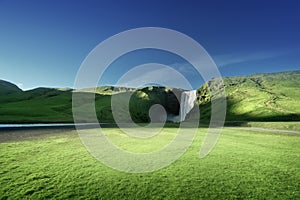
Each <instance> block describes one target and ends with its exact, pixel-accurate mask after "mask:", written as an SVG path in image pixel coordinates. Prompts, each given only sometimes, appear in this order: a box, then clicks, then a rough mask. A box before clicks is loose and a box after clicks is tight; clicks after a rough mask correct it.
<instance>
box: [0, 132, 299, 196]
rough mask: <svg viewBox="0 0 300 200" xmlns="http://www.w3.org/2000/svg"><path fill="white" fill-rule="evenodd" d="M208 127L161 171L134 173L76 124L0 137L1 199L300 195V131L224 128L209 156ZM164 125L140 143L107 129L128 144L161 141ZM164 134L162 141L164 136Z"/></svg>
mask: <svg viewBox="0 0 300 200" xmlns="http://www.w3.org/2000/svg"><path fill="white" fill-rule="evenodd" d="M206 130H207V129H206V128H199V131H198V133H197V135H196V137H195V140H194V142H193V144H192V145H191V147H190V148H189V149H188V151H187V152H186V153H185V154H184V155H183V156H182V157H181V158H180V159H179V160H177V161H176V162H175V163H173V164H171V165H170V166H168V167H166V168H163V169H161V170H159V171H156V172H152V173H145V174H129V173H123V172H119V171H116V170H113V169H110V168H108V167H106V166H105V165H103V164H102V163H100V162H99V161H97V160H96V159H95V158H94V157H93V156H91V155H90V154H89V153H88V152H87V150H86V149H85V148H84V146H83V145H82V143H81V141H80V139H79V137H78V135H77V133H76V131H68V132H64V133H61V134H50V135H44V136H39V137H28V138H26V139H22V140H18V141H10V142H3V143H0V164H1V168H0V199H45V198H55V199H300V190H299V188H300V145H299V144H300V135H292V134H283V133H269V132H258V131H249V130H236V129H229V128H225V129H224V131H223V134H222V135H221V138H220V140H219V142H218V144H217V146H216V147H215V148H214V150H213V151H212V152H211V154H210V155H209V156H207V157H205V158H204V159H199V158H198V153H199V150H200V146H201V144H202V141H203V139H204V136H205V133H206ZM175 131H176V128H165V129H164V131H163V132H162V133H161V134H160V135H158V136H156V137H160V138H153V139H151V140H149V141H152V142H149V143H145V142H144V141H141V142H140V143H138V142H137V143H135V145H134V146H133V145H132V144H133V143H132V142H131V140H130V138H128V136H126V135H124V134H121V133H120V131H119V129H117V128H107V129H105V134H106V135H107V136H108V137H109V138H111V139H112V140H113V141H114V143H118V144H120V145H121V146H122V147H123V148H124V149H127V150H132V151H135V152H143V151H145V150H146V151H149V150H154V149H155V148H160V147H161V144H162V143H164V142H168V141H169V140H170V139H171V138H172V137H173V135H174V134H175ZM157 141H160V142H157Z"/></svg>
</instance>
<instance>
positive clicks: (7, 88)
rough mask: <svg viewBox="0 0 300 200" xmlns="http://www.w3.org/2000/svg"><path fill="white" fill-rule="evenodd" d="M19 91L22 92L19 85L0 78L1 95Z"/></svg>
mask: <svg viewBox="0 0 300 200" xmlns="http://www.w3.org/2000/svg"><path fill="white" fill-rule="evenodd" d="M18 92H22V90H21V89H20V88H19V87H18V86H16V85H14V84H12V83H10V82H7V81H3V80H0V95H1V96H3V95H6V94H12V93H18Z"/></svg>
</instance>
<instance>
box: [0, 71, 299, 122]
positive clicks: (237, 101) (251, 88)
mask: <svg viewBox="0 0 300 200" xmlns="http://www.w3.org/2000/svg"><path fill="white" fill-rule="evenodd" d="M224 83H225V90H226V95H227V116H226V120H227V121H228V122H229V123H240V121H300V103H299V100H300V89H299V85H300V71H292V72H281V73H272V74H256V75H251V76H241V77H226V78H224ZM209 87H216V88H217V89H218V87H220V86H219V85H213V81H210V82H208V83H205V84H203V85H202V86H201V87H200V88H199V89H198V91H197V95H198V98H197V102H196V103H197V105H198V106H199V107H200V110H201V120H202V122H203V121H204V122H205V121H209V119H210V101H211V97H212V96H213V95H211V93H210V92H209ZM72 92H80V93H82V94H83V95H84V94H86V93H91V92H92V93H95V96H96V103H95V104H96V112H97V116H98V119H99V121H100V122H114V120H113V116H112V111H111V97H112V95H117V96H116V97H117V99H120V100H121V99H123V98H124V97H125V96H128V95H131V94H133V95H132V96H131V99H130V104H129V110H130V113H131V116H132V118H133V120H134V121H136V122H149V116H148V111H149V108H150V107H151V106H152V105H153V104H161V105H163V106H164V107H165V109H166V110H167V112H168V113H171V114H175V115H176V114H178V112H179V111H178V110H179V102H178V100H177V98H176V97H178V96H179V95H180V93H181V92H182V90H180V89H174V88H168V87H153V86H148V87H145V88H140V89H132V88H122V87H112V86H103V87H97V88H96V89H84V90H72V89H55V88H36V89H33V90H29V91H22V90H21V89H20V88H18V87H17V86H16V85H14V84H11V83H9V82H6V81H0V123H43V122H50V123H51V122H53V123H54V122H72V121H73V116H72ZM79 106H81V107H82V108H83V109H84V107H85V106H86V105H85V103H84V102H82V104H80V105H79ZM121 112H123V110H120V113H121ZM124 112H125V111H124ZM124 122H126V121H124Z"/></svg>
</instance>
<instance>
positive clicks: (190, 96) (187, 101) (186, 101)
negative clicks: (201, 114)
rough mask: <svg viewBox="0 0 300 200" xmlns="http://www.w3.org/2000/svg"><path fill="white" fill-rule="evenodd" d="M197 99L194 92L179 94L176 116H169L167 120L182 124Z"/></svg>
mask: <svg viewBox="0 0 300 200" xmlns="http://www.w3.org/2000/svg"><path fill="white" fill-rule="evenodd" d="M196 98H197V93H196V90H190V91H184V92H182V93H181V98H180V110H179V115H178V116H170V117H169V118H168V120H170V121H173V122H182V121H184V120H185V117H186V115H187V114H188V113H189V112H190V111H191V110H192V109H193V107H194V103H195V100H196Z"/></svg>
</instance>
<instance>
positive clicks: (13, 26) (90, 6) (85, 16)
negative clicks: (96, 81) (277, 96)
mask: <svg viewBox="0 0 300 200" xmlns="http://www.w3.org/2000/svg"><path fill="white" fill-rule="evenodd" d="M299 7H300V3H299V1H296V0H295V1H290V0H284V1H277V0H276V1H261V0H260V1H256V0H254V1H253V0H251V1H250V0H249V1H246V0H245V1H230V0H229V1H225V0H220V1H215V0H211V1H206V0H198V1H175V0H158V1H156V0H142V1H141V0H134V1H133V0H118V1H115V0H107V1H104V0H99V1H92V0H87V1H83V0H82V1H77V0H74V1H71V0H43V1H40V0H27V1H23V0H19V1H17V0H0V79H4V80H8V81H11V82H13V83H15V84H18V85H19V86H20V87H21V88H23V89H29V88H34V87H39V86H47V87H72V86H73V83H74V79H75V76H76V73H77V70H78V68H79V67H80V65H81V63H82V61H83V60H84V58H85V57H86V56H87V54H88V53H89V52H90V51H91V50H92V49H93V48H94V47H95V46H96V45H97V44H99V43H100V42H101V41H103V40H105V39H107V38H108V37H110V36H112V35H114V34H117V33H119V32H121V31H125V30H128V29H132V28H138V27H148V26H151V27H164V28H169V29H174V30H177V31H180V32H182V33H184V34H186V35H188V36H190V37H192V38H193V39H195V40H196V41H198V42H199V43H200V44H201V45H202V46H203V47H204V48H205V49H206V50H207V51H208V53H209V54H210V55H211V56H212V58H213V59H214V61H215V62H216V64H217V66H218V67H219V70H220V72H221V74H222V75H224V76H233V75H247V74H253V73H260V72H277V71H287V70H298V69H300V37H299V35H300V12H299ZM152 53H153V52H152ZM156 53H157V52H154V53H153V55H156ZM143 54H145V55H146V54H147V52H144V53H143ZM150 54H151V53H150ZM138 56H139V55H138V54H137V55H136V57H138ZM146 57H147V56H146ZM152 57H153V56H152ZM140 58H141V60H142V61H141V62H143V61H144V62H146V61H151V60H147V58H145V56H141V57H140ZM158 58H159V56H158ZM143 59H144V60H143ZM158 61H159V59H158ZM129 63H130V62H129V59H127V61H126V63H120V65H126V64H127V65H128V67H130V64H129ZM113 74H116V73H112V74H111V75H109V74H108V75H107V77H105V81H104V82H103V84H114V80H115V79H116V77H114V76H113ZM194 84H195V85H197V84H198V82H195V83H194Z"/></svg>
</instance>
